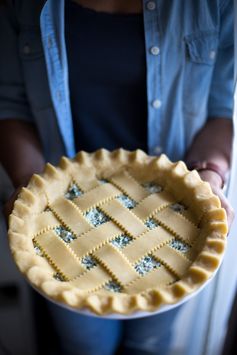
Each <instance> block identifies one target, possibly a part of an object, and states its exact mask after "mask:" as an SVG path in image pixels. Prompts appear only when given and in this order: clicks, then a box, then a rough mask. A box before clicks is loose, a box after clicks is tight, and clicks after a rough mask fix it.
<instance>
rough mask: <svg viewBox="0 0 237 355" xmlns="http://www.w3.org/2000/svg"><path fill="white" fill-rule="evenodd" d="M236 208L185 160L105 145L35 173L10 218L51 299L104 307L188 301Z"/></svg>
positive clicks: (14, 242) (31, 273) (120, 309)
mask: <svg viewBox="0 0 237 355" xmlns="http://www.w3.org/2000/svg"><path fill="white" fill-rule="evenodd" d="M226 234H227V222H226V213H225V210H224V209H223V208H221V204H220V200H219V198H218V197H217V196H215V195H214V194H213V193H212V190H211V188H210V185H209V184H208V183H207V182H203V181H202V180H201V179H200V177H199V175H198V173H197V172H196V171H195V170H193V171H191V172H190V171H189V170H188V169H187V167H186V165H185V164H184V162H182V161H179V162H176V163H172V162H171V161H170V160H169V159H168V158H167V157H166V156H165V155H161V156H159V157H152V156H148V155H147V154H145V153H144V152H143V151H141V150H136V151H133V152H130V151H126V150H123V149H118V150H115V151H112V152H109V151H107V150H105V149H100V150H97V151H96V152H94V153H86V152H83V151H81V152H79V153H78V154H77V155H76V157H75V158H74V159H71V160H70V159H68V158H65V157H62V159H61V161H60V164H59V166H58V167H55V166H53V165H50V164H47V165H46V167H45V171H44V173H43V174H42V175H33V177H32V178H31V180H30V182H29V184H28V186H27V187H26V188H23V189H22V191H21V193H20V195H19V197H18V199H17V200H16V202H15V205H14V209H13V212H12V214H11V216H10V219H9V241H10V248H11V251H12V253H13V257H14V259H15V261H16V264H17V266H18V267H19V269H20V271H21V272H22V273H23V274H24V275H25V276H26V277H27V279H28V280H29V282H30V283H31V284H32V285H33V286H34V287H36V288H37V289H38V290H39V291H40V292H41V293H43V294H45V296H46V297H49V298H51V299H52V300H54V301H57V302H59V303H62V304H64V305H66V306H70V307H72V308H74V309H77V310H80V309H89V310H90V311H92V312H94V313H96V314H99V315H105V314H110V313H112V314H125V315H129V314H132V313H134V312H137V311H147V312H152V311H157V310H159V308H160V307H161V306H163V305H168V304H176V303H177V304H178V303H179V302H180V301H181V300H183V299H184V298H185V296H187V295H189V294H191V293H193V292H194V291H196V290H198V289H199V288H200V287H201V286H203V284H204V283H205V282H206V281H207V280H208V279H209V278H210V277H211V276H213V274H214V272H215V271H216V270H217V268H218V266H219V264H220V262H221V259H222V257H223V254H224V250H225V245H226Z"/></svg>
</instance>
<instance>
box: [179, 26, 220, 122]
mask: <svg viewBox="0 0 237 355" xmlns="http://www.w3.org/2000/svg"><path fill="white" fill-rule="evenodd" d="M184 44H185V60H184V86H183V87H184V90H183V108H184V113H185V114H186V115H188V116H191V117H192V118H193V119H195V117H200V114H202V116H203V115H205V114H207V103H208V96H209V90H210V85H211V80H212V74H213V69H214V66H215V61H216V57H217V51H218V32H217V31H200V32H198V33H194V34H191V35H187V36H185V37H184Z"/></svg>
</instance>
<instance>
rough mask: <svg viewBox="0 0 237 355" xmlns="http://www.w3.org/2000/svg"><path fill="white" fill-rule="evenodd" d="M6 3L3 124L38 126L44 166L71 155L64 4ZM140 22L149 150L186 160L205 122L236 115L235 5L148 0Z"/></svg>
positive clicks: (0, 82) (1, 22)
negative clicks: (14, 121)
mask: <svg viewBox="0 0 237 355" xmlns="http://www.w3.org/2000/svg"><path fill="white" fill-rule="evenodd" d="M65 1H67V0H65ZM9 2H10V6H9V8H7V9H4V8H0V118H1V119H11V118H17V119H22V120H26V121H30V122H34V123H35V125H36V126H37V128H38V131H39V134H40V137H41V140H42V143H43V148H44V153H45V156H46V159H47V160H50V161H52V162H55V161H57V159H58V158H59V157H60V156H61V155H62V154H66V155H68V156H70V157H71V156H73V155H74V154H75V144H74V134H73V124H72V114H71V107H70V93H69V84H68V83H69V82H68V63H67V56H66V48H65V36H64V26H65V24H64V0H47V1H46V2H45V1H43V0H41V1H40V0H39V1H33V0H32V1H29V0H21V1H20V0H15V1H14V2H11V1H9ZM143 16H144V34H145V50H146V64H147V68H146V72H147V74H146V76H147V116H148V117H147V142H148V150H149V153H150V154H152V155H157V154H160V153H162V152H164V153H166V154H167V155H168V156H169V157H170V158H171V159H172V160H178V159H182V158H183V156H184V154H185V152H186V150H187V148H188V147H189V145H190V144H191V142H192V140H193V137H194V135H195V134H196V133H197V132H198V130H199V129H200V128H201V127H202V126H203V125H204V124H205V122H206V120H207V119H212V118H214V117H225V118H227V119H231V117H232V106H233V4H232V1H231V0H202V1H200V0H175V1H172V0H150V1H147V0H146V1H145V0H144V1H143ZM91 46H93V43H91ZM95 56H96V53H95ZM91 103H92V104H93V97H91ZM210 138H211V137H210Z"/></svg>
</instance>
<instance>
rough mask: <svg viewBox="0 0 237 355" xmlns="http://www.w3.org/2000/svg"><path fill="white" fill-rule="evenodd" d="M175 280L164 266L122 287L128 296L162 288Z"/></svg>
mask: <svg viewBox="0 0 237 355" xmlns="http://www.w3.org/2000/svg"><path fill="white" fill-rule="evenodd" d="M175 280H176V277H175V276H174V275H172V274H171V272H169V271H168V270H167V269H166V268H165V267H164V266H162V265H161V266H160V267H158V268H157V269H154V270H152V271H150V272H148V273H147V274H146V275H144V276H142V277H140V278H138V279H137V280H136V281H134V282H133V283H131V284H130V285H127V286H125V287H124V292H126V293H128V294H132V293H138V292H142V291H145V290H147V289H150V288H154V287H159V288H160V287H162V286H164V285H167V284H169V283H170V282H173V281H175Z"/></svg>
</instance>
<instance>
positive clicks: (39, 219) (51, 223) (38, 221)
mask: <svg viewBox="0 0 237 355" xmlns="http://www.w3.org/2000/svg"><path fill="white" fill-rule="evenodd" d="M59 224H60V222H59V220H58V219H57V218H56V217H55V215H54V214H53V212H51V211H45V212H43V213H41V214H40V215H38V216H36V217H35V223H32V225H31V233H32V234H33V235H34V234H36V233H37V234H40V233H41V231H43V230H45V229H51V228H54V227H56V226H57V225H59Z"/></svg>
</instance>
